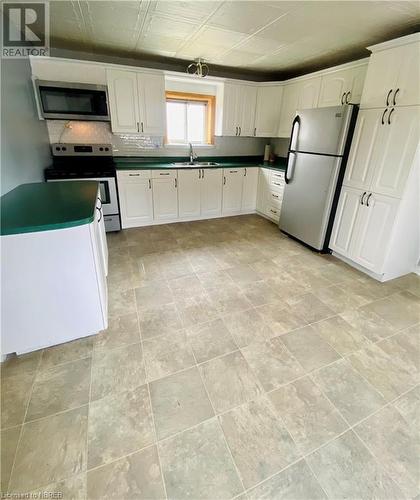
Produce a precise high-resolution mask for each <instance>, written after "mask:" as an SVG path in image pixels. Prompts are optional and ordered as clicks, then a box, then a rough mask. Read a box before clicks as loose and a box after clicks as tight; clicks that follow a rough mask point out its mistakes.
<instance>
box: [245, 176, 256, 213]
mask: <svg viewBox="0 0 420 500" xmlns="http://www.w3.org/2000/svg"><path fill="white" fill-rule="evenodd" d="M242 170H243V176H244V178H243V188H242V207H241V208H242V211H243V212H254V211H255V210H256V208H257V191H258V167H245V168H243V169H242Z"/></svg>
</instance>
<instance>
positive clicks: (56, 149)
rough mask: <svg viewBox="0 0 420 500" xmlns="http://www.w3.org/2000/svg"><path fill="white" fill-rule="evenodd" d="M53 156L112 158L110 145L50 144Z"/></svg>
mask: <svg viewBox="0 0 420 500" xmlns="http://www.w3.org/2000/svg"><path fill="white" fill-rule="evenodd" d="M51 152H52V155H53V156H112V145H111V144H64V143H55V144H51Z"/></svg>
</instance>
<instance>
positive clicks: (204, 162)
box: [172, 161, 219, 168]
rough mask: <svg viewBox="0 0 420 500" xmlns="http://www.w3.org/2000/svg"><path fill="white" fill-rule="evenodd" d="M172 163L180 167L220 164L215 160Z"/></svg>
mask: <svg viewBox="0 0 420 500" xmlns="http://www.w3.org/2000/svg"><path fill="white" fill-rule="evenodd" d="M172 165H175V166H178V167H191V168H194V167H215V166H217V165H219V164H218V163H215V162H214V161H194V162H192V163H191V162H190V161H183V162H176V163H172Z"/></svg>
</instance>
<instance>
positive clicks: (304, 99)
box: [297, 77, 321, 109]
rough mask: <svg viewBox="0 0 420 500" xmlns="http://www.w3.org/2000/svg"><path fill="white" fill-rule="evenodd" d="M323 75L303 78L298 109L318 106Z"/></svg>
mask: <svg viewBox="0 0 420 500" xmlns="http://www.w3.org/2000/svg"><path fill="white" fill-rule="evenodd" d="M320 88H321V77H318V78H309V79H308V80H303V81H302V82H301V83H300V85H299V99H298V105H297V109H311V108H316V106H317V104H318V97H319V91H320Z"/></svg>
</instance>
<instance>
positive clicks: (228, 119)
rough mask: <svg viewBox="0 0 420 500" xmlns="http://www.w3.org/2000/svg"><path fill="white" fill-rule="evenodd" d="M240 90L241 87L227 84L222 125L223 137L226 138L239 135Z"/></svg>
mask: <svg viewBox="0 0 420 500" xmlns="http://www.w3.org/2000/svg"><path fill="white" fill-rule="evenodd" d="M240 90H241V87H240V86H239V85H233V84H230V83H226V84H225V86H224V94H223V123H222V129H223V130H222V135H224V136H232V135H238V126H239V121H240V117H239V104H240V99H241V96H240Z"/></svg>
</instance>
